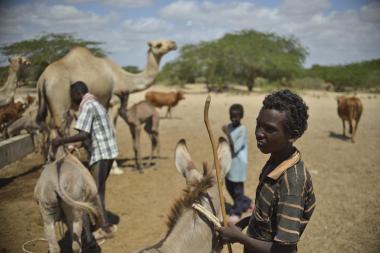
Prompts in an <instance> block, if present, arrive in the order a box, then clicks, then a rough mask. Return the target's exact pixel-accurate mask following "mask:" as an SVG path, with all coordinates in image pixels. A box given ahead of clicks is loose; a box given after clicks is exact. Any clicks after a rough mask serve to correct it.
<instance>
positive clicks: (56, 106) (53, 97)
mask: <svg viewBox="0 0 380 253" xmlns="http://www.w3.org/2000/svg"><path fill="white" fill-rule="evenodd" d="M148 46H149V49H148V62H147V64H146V67H145V69H144V70H143V71H142V72H140V73H137V74H133V73H129V72H127V71H125V70H124V69H122V68H121V67H119V66H118V65H117V64H116V63H114V62H113V61H111V60H109V59H105V58H99V57H96V56H94V55H93V54H91V52H90V51H89V50H87V49H86V48H82V47H75V48H73V49H72V50H71V51H70V52H69V53H68V54H67V55H65V56H64V57H63V58H62V59H60V60H58V61H56V62H53V63H52V64H50V65H49V66H48V67H47V68H46V69H45V70H44V72H43V73H42V74H41V76H40V78H39V79H38V81H37V90H38V101H39V111H38V115H37V122H42V121H44V120H45V118H46V116H47V113H48V107H49V111H50V113H51V116H52V118H53V120H54V123H55V125H56V126H57V127H58V129H59V132H60V134H66V133H67V129H65V127H64V125H65V124H64V115H65V113H67V111H69V110H70V109H73V110H77V109H78V108H77V107H75V105H74V104H73V103H72V101H71V98H70V85H71V84H72V83H74V82H76V81H83V82H85V83H86V84H87V86H88V89H89V91H90V92H91V93H92V94H94V95H95V96H96V97H97V98H98V99H99V102H100V103H101V104H103V106H105V107H106V108H108V106H109V101H110V99H111V97H112V95H113V94H118V93H120V92H124V91H129V92H137V91H141V90H145V89H147V88H148V87H150V86H151V85H153V83H154V80H155V77H156V75H157V73H158V67H159V64H160V60H161V57H162V56H164V55H165V54H166V53H168V52H170V51H171V50H175V49H176V48H177V46H176V43H175V42H174V41H171V40H162V41H150V42H148Z"/></svg>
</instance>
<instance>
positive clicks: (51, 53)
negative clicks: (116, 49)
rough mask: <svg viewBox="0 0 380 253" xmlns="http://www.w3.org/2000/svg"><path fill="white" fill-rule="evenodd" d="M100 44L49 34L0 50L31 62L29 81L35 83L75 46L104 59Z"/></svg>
mask: <svg viewBox="0 0 380 253" xmlns="http://www.w3.org/2000/svg"><path fill="white" fill-rule="evenodd" d="M101 44H102V42H97V41H89V40H82V39H78V38H75V37H74V35H72V34H69V33H49V34H46V35H42V36H39V37H37V38H34V39H30V40H23V41H19V42H15V43H11V44H7V45H5V46H3V47H1V48H0V51H1V53H2V54H3V55H5V56H8V57H11V56H14V55H23V56H26V57H28V59H29V60H30V61H31V63H32V64H31V67H30V71H29V78H28V79H29V80H31V81H36V80H37V79H38V77H39V76H40V75H41V73H42V72H43V70H44V69H45V68H46V66H48V65H49V64H50V63H52V62H54V61H56V60H58V59H60V58H62V57H63V56H64V55H66V54H67V53H68V52H69V51H70V49H72V48H73V47H75V46H81V47H86V48H88V49H89V50H90V51H91V52H92V53H93V54H95V55H97V56H100V57H104V56H105V52H104V50H103V49H102V48H101V47H100V45H101Z"/></svg>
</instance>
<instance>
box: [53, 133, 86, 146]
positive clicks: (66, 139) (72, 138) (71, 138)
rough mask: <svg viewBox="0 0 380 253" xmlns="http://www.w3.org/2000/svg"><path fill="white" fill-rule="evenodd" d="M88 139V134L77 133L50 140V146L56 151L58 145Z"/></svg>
mask: <svg viewBox="0 0 380 253" xmlns="http://www.w3.org/2000/svg"><path fill="white" fill-rule="evenodd" d="M89 137H90V134H89V133H87V132H85V131H81V130H80V131H79V133H77V134H75V135H72V136H67V137H57V138H55V139H54V140H52V146H53V150H56V149H57V148H58V147H59V146H60V145H62V144H66V143H72V142H78V141H80V142H82V141H84V140H86V139H87V138H89Z"/></svg>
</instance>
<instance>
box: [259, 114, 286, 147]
mask: <svg viewBox="0 0 380 253" xmlns="http://www.w3.org/2000/svg"><path fill="white" fill-rule="evenodd" d="M256 122H257V125H256V129H255V135H256V141H257V147H258V148H259V149H260V151H261V152H262V153H264V154H269V153H276V152H278V151H281V150H283V149H284V148H286V147H287V146H288V145H289V144H290V140H289V139H290V137H289V134H288V133H286V131H285V123H286V113H285V112H281V111H278V110H275V109H261V111H260V113H259V116H258V117H257V119H256Z"/></svg>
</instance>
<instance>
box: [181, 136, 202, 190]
mask: <svg viewBox="0 0 380 253" xmlns="http://www.w3.org/2000/svg"><path fill="white" fill-rule="evenodd" d="M175 166H176V168H177V170H178V171H179V173H181V174H182V176H183V177H184V178H186V183H187V184H192V183H194V182H196V181H199V180H200V179H201V178H202V175H201V174H200V173H199V172H198V171H197V170H196V169H195V164H194V162H193V159H192V158H191V156H190V153H189V151H188V149H187V146H186V141H185V140H184V139H181V140H180V141H179V142H178V143H177V146H176V149H175Z"/></svg>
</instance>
